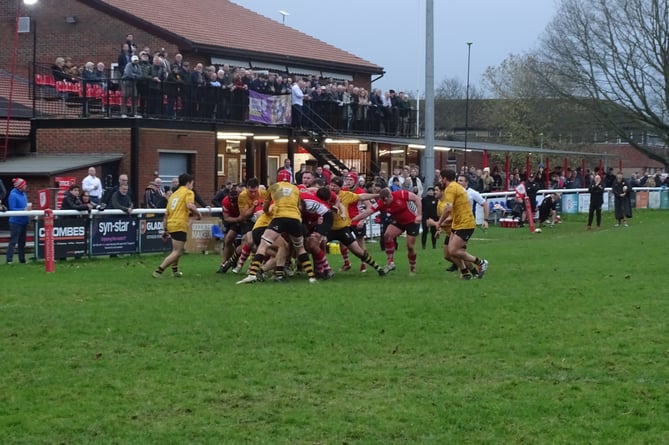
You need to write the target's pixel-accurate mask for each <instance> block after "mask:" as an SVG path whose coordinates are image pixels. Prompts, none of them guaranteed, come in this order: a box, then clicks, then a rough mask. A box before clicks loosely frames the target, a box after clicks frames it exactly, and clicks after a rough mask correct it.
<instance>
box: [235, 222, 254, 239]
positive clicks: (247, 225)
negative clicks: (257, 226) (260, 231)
mask: <svg viewBox="0 0 669 445" xmlns="http://www.w3.org/2000/svg"><path fill="white" fill-rule="evenodd" d="M253 224H254V223H253V222H252V221H251V220H248V219H247V220H246V221H244V222H243V223H241V224H239V232H237V233H239V234H240V235H242V236H243V235H246V234H247V233H248V232H250V231H251V230H253Z"/></svg>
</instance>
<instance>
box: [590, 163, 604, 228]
mask: <svg viewBox="0 0 669 445" xmlns="http://www.w3.org/2000/svg"><path fill="white" fill-rule="evenodd" d="M596 173H597V172H596ZM588 192H589V193H590V208H589V209H588V226H587V228H588V230H590V229H591V228H592V219H593V216H594V215H595V214H596V215H597V229H599V228H600V227H601V225H602V204H604V183H603V182H602V177H601V176H599V175H598V174H595V180H594V182H593V183H591V184H590V187H589V189H588Z"/></svg>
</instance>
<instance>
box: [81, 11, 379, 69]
mask: <svg viewBox="0 0 669 445" xmlns="http://www.w3.org/2000/svg"><path fill="white" fill-rule="evenodd" d="M79 1H80V2H82V3H84V4H87V5H89V6H91V7H97V8H101V9H103V10H104V9H107V8H109V7H111V8H112V9H114V10H116V11H115V13H116V14H117V15H118V16H120V17H123V15H124V14H128V15H130V16H134V17H136V18H138V19H140V20H141V21H143V22H145V23H148V24H151V25H153V26H156V27H158V28H160V29H162V30H163V31H164V32H167V33H171V34H172V35H174V36H177V37H178V38H181V39H184V40H186V41H189V42H191V44H192V45H193V46H194V47H198V46H200V47H201V46H205V47H219V48H221V50H222V51H225V50H231V51H237V52H238V51H239V50H241V51H246V52H253V53H256V54H263V53H264V54H267V55H268V56H271V57H272V58H273V59H276V58H277V56H279V57H280V58H282V59H284V60H285V62H286V63H295V62H296V61H297V62H298V63H299V61H304V60H313V61H314V62H318V61H325V62H330V63H335V64H342V65H347V66H354V67H357V68H359V69H362V70H364V72H371V73H382V72H383V68H382V67H380V66H378V65H375V64H373V63H371V62H369V61H367V60H364V59H362V58H360V57H358V56H355V55H353V54H350V53H348V52H346V51H343V50H341V49H339V48H336V47H334V46H332V45H330V44H327V43H325V42H322V41H320V40H318V39H315V38H313V37H311V36H309V35H307V34H304V33H302V32H300V31H298V30H296V29H293V28H291V27H289V26H285V25H283V24H281V23H279V22H277V21H274V20H271V19H269V18H267V17H264V16H262V15H260V14H257V13H255V12H253V11H251V10H249V9H246V8H244V7H242V6H239V5H237V4H235V3H232V2H231V1H228V0H197V1H188V2H184V1H183V0H151V1H138V0H79Z"/></svg>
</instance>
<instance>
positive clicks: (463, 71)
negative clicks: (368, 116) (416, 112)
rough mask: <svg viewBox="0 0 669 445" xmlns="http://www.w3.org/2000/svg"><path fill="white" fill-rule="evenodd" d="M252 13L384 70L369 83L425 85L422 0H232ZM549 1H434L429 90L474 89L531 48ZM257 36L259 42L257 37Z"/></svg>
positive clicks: (550, 9)
mask: <svg viewBox="0 0 669 445" xmlns="http://www.w3.org/2000/svg"><path fill="white" fill-rule="evenodd" d="M233 1H234V2H235V3H237V4H240V5H242V6H244V7H246V8H248V9H250V10H252V11H255V12H257V13H259V14H262V15H264V16H266V17H269V18H270V19H273V20H276V21H277V22H279V23H281V21H282V14H281V13H280V12H279V11H285V12H287V13H289V14H290V15H287V16H286V17H285V23H286V26H291V27H293V28H295V29H298V30H300V31H302V32H304V33H306V34H309V35H311V36H313V37H316V38H317V39H320V40H322V41H324V42H327V43H329V44H331V45H334V46H336V47H338V48H341V49H343V50H345V51H348V52H350V53H353V54H355V55H357V56H359V57H362V58H363V59H365V60H368V61H370V62H372V63H375V64H377V65H379V66H382V67H383V68H384V69H385V71H386V74H385V76H384V77H383V78H382V79H380V80H378V81H377V82H376V83H375V85H377V86H378V87H380V88H383V89H389V88H393V89H396V90H411V91H416V90H420V91H421V94H423V91H424V89H425V88H424V84H425V80H424V79H425V70H424V66H425V61H424V60H425V50H424V48H425V0H337V1H334V2H315V1H313V0H233ZM555 9H556V5H555V0H434V28H435V38H434V47H435V73H434V75H435V86H438V85H439V83H440V82H441V80H443V79H445V78H459V79H460V80H461V81H462V82H463V83H465V82H466V79H467V44H466V42H473V44H472V47H471V65H470V77H469V78H470V84H471V85H480V83H481V81H480V79H481V75H482V74H483V72H484V71H485V69H486V68H487V67H488V66H496V65H498V64H499V63H500V62H502V61H503V60H504V59H505V58H506V57H507V56H508V55H509V54H511V53H513V54H522V53H524V52H526V51H528V50H531V49H533V48H535V47H536V46H537V44H538V39H539V36H540V35H541V34H542V33H543V31H544V29H545V28H546V26H547V25H548V23H549V22H550V21H551V19H552V17H553V15H554V13H555ZM260 38H262V37H261V36H260Z"/></svg>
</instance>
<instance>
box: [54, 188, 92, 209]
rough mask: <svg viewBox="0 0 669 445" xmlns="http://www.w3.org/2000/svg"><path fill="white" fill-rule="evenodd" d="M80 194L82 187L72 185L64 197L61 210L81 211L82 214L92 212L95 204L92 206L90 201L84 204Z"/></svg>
mask: <svg viewBox="0 0 669 445" xmlns="http://www.w3.org/2000/svg"><path fill="white" fill-rule="evenodd" d="M80 194H81V187H79V186H78V185H77V184H72V185H71V186H70V188H69V189H68V190H67V192H65V194H64V195H63V202H61V204H60V209H61V210H79V211H81V212H83V211H87V210H91V209H92V208H93V204H91V202H90V199H89V200H88V202H87V203H85V204H84V202H83V201H82V200H81V198H80V197H79V195H80ZM87 196H88V195H87ZM89 198H90V196H89Z"/></svg>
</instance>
